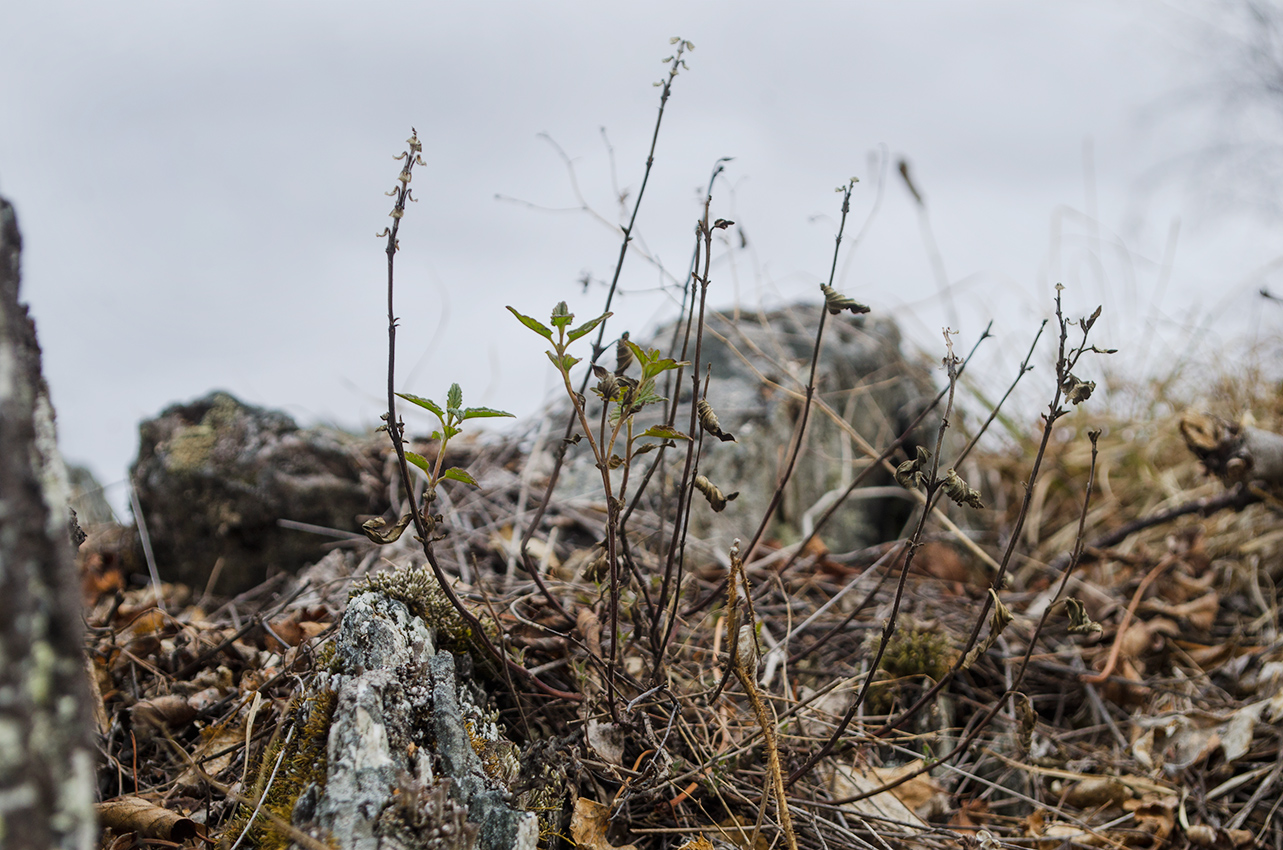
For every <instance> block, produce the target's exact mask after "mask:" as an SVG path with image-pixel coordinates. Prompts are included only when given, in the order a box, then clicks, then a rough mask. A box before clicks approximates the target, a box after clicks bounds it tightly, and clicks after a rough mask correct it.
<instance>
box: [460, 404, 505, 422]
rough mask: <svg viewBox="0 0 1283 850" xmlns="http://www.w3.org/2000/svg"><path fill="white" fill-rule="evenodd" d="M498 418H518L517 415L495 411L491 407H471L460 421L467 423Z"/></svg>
mask: <svg viewBox="0 0 1283 850" xmlns="http://www.w3.org/2000/svg"><path fill="white" fill-rule="evenodd" d="M496 416H507V417H509V418H511V419H516V418H517V417H516V414H513V413H509V412H507V411H506V410H494V409H492V408H489V407H469V408H467V409H465V410H464V411H463V412H462V415H461V416H460V417H459V421H460V422H465V421H467V420H469V419H493V418H495V417H496Z"/></svg>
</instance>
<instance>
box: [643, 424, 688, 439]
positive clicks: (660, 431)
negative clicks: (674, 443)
mask: <svg viewBox="0 0 1283 850" xmlns="http://www.w3.org/2000/svg"><path fill="white" fill-rule="evenodd" d="M641 436H643V437H655V438H656V439H659V440H689V439H690V437H688V436H687V435H685V434H683V433H682V432H681V431H678V430H677V429H676V428H669V427H668V426H667V425H652V426H651V427H649V428H647V429H646V430H645V431H642V432H641Z"/></svg>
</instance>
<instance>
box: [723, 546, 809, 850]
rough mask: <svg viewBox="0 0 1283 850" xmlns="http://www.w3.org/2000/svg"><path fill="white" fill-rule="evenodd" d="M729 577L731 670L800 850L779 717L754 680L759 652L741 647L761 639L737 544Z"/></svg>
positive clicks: (788, 837)
mask: <svg viewBox="0 0 1283 850" xmlns="http://www.w3.org/2000/svg"><path fill="white" fill-rule="evenodd" d="M737 542H738V541H737ZM729 580H730V586H729V587H728V588H727V591H726V597H727V598H726V612H727V614H726V617H727V620H726V632H727V634H726V637H727V640H728V641H729V642H730V645H731V646H730V652H731V657H730V666H731V670H732V671H733V672H734V673H735V678H737V679H739V682H740V685H741V686H743V688H744V691H745V692H746V693H747V694H748V699H749V702H750V703H752V705H753V713H754V714H755V715H756V716H757V725H758V726H760V727H761V729H762V738H763V739H764V741H765V743H766V760H767V771H768V773H769V781H770V782H771V783H772V785H773V790H774V792H775V810H776V811H777V812H778V813H779V818H780V827H781V828H782V829H783V830H784V841H785V843H786V844H787V845H788V847H789V850H797V836H796V835H794V834H793V819H792V817H790V815H789V802H788V795H787V794H786V793H785V790H786V789H785V786H784V773H783V771H782V769H781V767H780V749H779V742H778V739H777V737H776V734H775V723H776V720H775V718H774V717H773V716H772V713H771V712H770V711H768V710H767V706H766V702H765V701H764V700H763V699H762V694H761V692H760V691H759V690H758V689H757V682H755V681H754V680H753V677H754V675H755V673H756V669H757V653H756V652H751V651H750V653H749V655H748V657H745V652H744V651H742V649H741V647H740V643H741V638H742V637H744V636H747V640H746V641H743V642H744V643H747V644H750V646H748V647H745V649H750V650H751V644H752V642H753V641H756V640H757V628H756V623H755V622H754V617H753V594H752V593H751V592H750V591H749V587H748V576H746V575H745V574H744V562H743V561H742V560H740V554H739V548H738V547H737V546H736V547H732V548H731V568H730V577H729ZM740 584H743V585H744V597H745V610H746V611H747V612H748V622H747V623H746V624H744V625H743V626H741V625H740V622H739V599H738V598H737V597H738V591H739V586H740ZM762 805H763V806H765V805H766V795H765V794H763V795H762ZM759 820H760V817H759Z"/></svg>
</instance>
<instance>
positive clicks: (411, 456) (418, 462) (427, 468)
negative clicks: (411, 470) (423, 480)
mask: <svg viewBox="0 0 1283 850" xmlns="http://www.w3.org/2000/svg"><path fill="white" fill-rule="evenodd" d="M405 459H406V460H408V461H410V463H412V464H414V465H415V466H417V467H418V468H419V469H422V470H423V474H424V475H426V476H428V477H429V478H431V477H432V466H431V465H430V464H429V463H428V459H427V458H426V457H424V456H423V455H421V454H416V453H414V452H406V453H405Z"/></svg>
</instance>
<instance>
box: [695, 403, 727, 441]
mask: <svg viewBox="0 0 1283 850" xmlns="http://www.w3.org/2000/svg"><path fill="white" fill-rule="evenodd" d="M699 424H700V427H701V428H703V429H704V430H705V431H707V432H708V433H710V434H712V435H713V436H714V437H716V438H717V439H719V440H721V441H722V442H723V443H726V442H731V443H733V442H735V436H734V435H733V434H730V433H728V432H726V431H723V430H722V426H721V424H720V423H719V422H718V421H717V414H716V413H714V412H713V406H712V405H711V404H709V403H708V399H705V398H701V399H700V400H699Z"/></svg>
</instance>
